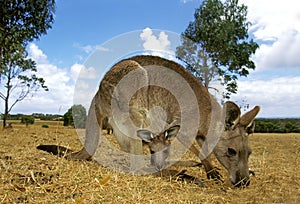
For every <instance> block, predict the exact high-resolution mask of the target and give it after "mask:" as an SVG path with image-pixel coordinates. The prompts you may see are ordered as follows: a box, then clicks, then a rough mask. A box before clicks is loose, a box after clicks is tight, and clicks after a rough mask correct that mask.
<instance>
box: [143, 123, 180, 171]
mask: <svg viewBox="0 0 300 204" xmlns="http://www.w3.org/2000/svg"><path fill="white" fill-rule="evenodd" d="M179 129H180V126H179V125H176V126H173V127H171V128H169V129H167V130H165V131H163V132H161V133H159V134H157V135H155V134H154V133H152V132H150V131H148V130H138V131H137V136H138V137H139V138H141V139H142V140H143V142H144V143H145V144H147V146H148V147H149V149H150V153H151V165H152V166H154V167H155V168H156V169H157V170H158V171H160V170H162V169H163V168H164V167H165V165H166V159H167V157H168V156H169V153H170V146H171V141H172V139H173V138H174V137H176V135H177V134H178V132H179Z"/></svg>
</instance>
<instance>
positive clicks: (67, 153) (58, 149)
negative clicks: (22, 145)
mask: <svg viewBox="0 0 300 204" xmlns="http://www.w3.org/2000/svg"><path fill="white" fill-rule="evenodd" d="M36 148H37V149H39V150H43V151H46V152H49V153H51V154H53V155H57V156H59V157H65V158H66V159H69V160H88V161H90V160H91V159H92V156H91V155H89V153H88V152H87V151H86V150H85V149H84V148H83V149H82V150H80V151H78V152H73V151H72V150H71V149H69V148H66V147H63V146H59V145H39V146H37V147H36Z"/></svg>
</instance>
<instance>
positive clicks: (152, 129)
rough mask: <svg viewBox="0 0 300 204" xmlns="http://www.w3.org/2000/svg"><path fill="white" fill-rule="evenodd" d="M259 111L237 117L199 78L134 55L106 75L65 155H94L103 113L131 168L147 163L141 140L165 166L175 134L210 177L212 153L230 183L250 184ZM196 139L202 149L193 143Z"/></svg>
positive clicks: (213, 171)
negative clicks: (77, 143)
mask: <svg viewBox="0 0 300 204" xmlns="http://www.w3.org/2000/svg"><path fill="white" fill-rule="evenodd" d="M174 76H180V77H181V78H182V79H183V81H184V82H185V83H187V84H188V88H189V89H190V91H191V92H192V93H193V94H192V95H187V93H186V92H188V91H186V90H187V89H188V88H187V89H185V88H182V87H184V83H180V81H174ZM157 78H160V80H161V81H163V82H161V81H159V80H157ZM124 81H125V82H126V81H127V82H128V81H130V84H128V83H125V82H124ZM123 82H124V83H123ZM169 85H170V86H172V89H175V90H179V96H178V94H177V95H176V93H171V92H170V91H168V86H169ZM164 86H166V87H167V88H166V87H164ZM182 101H184V102H182ZM190 101H195V103H193V102H190ZM181 103H184V104H185V103H186V104H185V105H182V104H181ZM259 110H260V108H259V106H256V107H255V108H253V109H252V110H251V111H249V112H247V113H246V114H244V115H243V116H241V111H240V109H239V107H238V106H237V105H236V104H235V103H233V102H230V101H228V102H226V103H225V104H224V107H223V110H222V108H221V107H220V105H219V104H218V103H217V102H216V100H215V99H214V98H213V97H212V96H211V95H210V94H209V92H208V90H207V89H206V88H205V87H204V86H203V85H202V84H201V83H200V82H199V81H198V79H197V78H196V77H194V76H193V75H192V74H191V73H189V72H188V71H187V70H186V69H184V68H183V67H182V66H181V65H179V64H178V63H175V62H173V61H170V60H167V59H163V58H161V57H155V56H135V57H131V58H128V59H125V60H122V61H120V62H118V63H117V64H115V65H114V66H113V67H112V68H111V69H110V70H109V71H108V72H107V73H106V74H105V76H104V78H103V79H102V81H101V83H100V86H99V90H98V92H97V93H96V95H95V96H94V98H93V100H92V102H91V105H90V108H89V112H88V118H87V123H86V124H87V127H86V138H85V143H84V147H83V148H82V150H80V151H79V152H74V153H68V154H67V158H69V159H79V160H86V159H90V158H91V157H92V156H93V155H94V154H95V152H96V150H97V147H98V143H99V128H100V129H102V127H103V119H105V118H106V117H107V118H108V121H109V124H110V125H111V126H112V129H113V131H114V135H115V137H116V139H117V141H118V144H119V145H120V148H121V149H122V151H125V152H128V153H130V155H131V158H130V159H131V162H130V165H131V168H132V169H133V170H135V169H140V168H141V167H143V166H145V164H144V162H145V161H144V157H143V148H142V144H146V145H147V146H148V147H149V149H150V153H151V155H150V157H151V158H150V162H151V165H152V166H154V167H155V169H156V170H162V169H163V168H165V167H166V166H167V162H166V159H167V158H168V157H169V154H170V147H171V143H172V141H173V140H174V138H177V139H178V141H179V142H180V143H182V144H183V145H184V146H185V147H186V148H189V150H190V151H192V152H193V153H194V154H196V155H197V156H198V157H199V159H200V160H201V162H202V164H203V165H204V167H205V170H206V172H207V177H208V178H219V179H221V176H220V174H219V173H218V171H217V170H216V168H214V166H213V165H212V163H211V161H210V159H209V155H210V153H214V154H215V156H216V158H217V159H218V161H219V162H220V163H221V164H222V165H223V166H224V167H225V168H226V169H227V171H228V174H229V178H230V180H231V182H232V184H234V185H236V186H241V185H245V184H246V185H249V182H250V180H249V168H248V157H249V155H250V154H251V149H250V147H249V144H248V135H247V128H248V127H249V126H251V124H252V122H253V120H254V118H255V117H256V115H257V114H258V112H259ZM189 116H191V117H189ZM182 124H184V125H182ZM195 128H196V129H195ZM216 138H217V140H216ZM195 140H196V141H197V143H198V145H199V146H200V149H201V151H200V150H198V149H197V148H196V147H195V146H194V145H193V141H195ZM174 142H175V141H174ZM211 143H213V144H214V145H213V146H212V147H210V145H211Z"/></svg>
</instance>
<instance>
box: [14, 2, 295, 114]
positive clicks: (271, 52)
mask: <svg viewBox="0 0 300 204" xmlns="http://www.w3.org/2000/svg"><path fill="white" fill-rule="evenodd" d="M200 3H201V1H200V0H151V1H150V0H147V1H146V0H64V1H62V0H58V1H57V10H56V14H55V16H56V17H55V22H54V24H53V28H52V29H50V30H48V34H47V35H45V36H42V37H41V39H40V40H39V41H34V42H32V43H31V44H30V45H29V46H28V52H29V55H30V57H31V58H33V59H34V60H35V61H36V62H37V66H38V71H39V74H40V76H42V77H44V78H45V80H46V84H47V85H48V87H49V89H50V91H49V92H41V91H39V92H38V93H37V94H35V95H33V97H30V98H28V99H26V100H24V101H22V102H21V103H19V104H17V105H16V107H15V108H14V109H13V111H12V112H13V113H19V112H22V113H32V112H43V113H59V114H64V113H65V112H66V110H67V109H68V108H69V107H70V106H71V105H72V104H73V95H74V87H75V85H76V86H78V84H79V80H78V81H76V79H77V76H78V73H79V71H80V70H85V71H86V70H89V69H88V68H89V67H87V68H86V67H85V66H84V64H85V63H86V62H87V61H88V59H89V56H93V55H92V54H93V53H94V51H96V50H98V51H100V52H102V53H106V54H107V55H108V56H109V52H107V51H109V49H110V48H109V47H107V46H108V45H109V46H110V45H111V44H110V43H111V42H114V41H115V40H117V39H120V38H122V36H123V37H124V36H125V38H126V37H128V36H132V35H136V36H137V37H138V38H140V39H138V40H137V41H136V42H134V41H130V40H128V41H127V40H125V41H126V42H124V43H123V44H122V45H120V46H124V47H128V46H135V45H134V44H135V43H139V45H137V46H139V47H140V48H141V49H147V48H149V49H152V48H154V49H156V48H157V49H162V50H168V49H170V47H171V46H172V43H173V40H172V39H171V38H172V33H173V34H175V35H176V34H177V35H179V34H180V33H182V32H183V31H184V30H185V28H186V27H187V25H188V23H189V22H190V21H192V20H193V15H194V11H195V9H196V8H198V7H199V5H200ZM240 3H244V4H246V5H247V6H248V20H249V21H250V22H251V23H252V26H251V27H250V34H251V36H253V37H254V40H255V41H257V42H259V43H260V48H259V49H258V50H257V52H256V54H255V55H254V56H253V60H254V61H255V63H256V66H257V68H256V70H255V71H254V72H251V74H250V75H249V77H247V78H242V79H240V80H239V82H238V85H239V89H238V90H239V92H238V94H236V95H234V96H233V97H232V100H234V101H237V102H238V103H242V101H246V103H249V104H250V107H253V106H255V105H260V106H261V108H262V111H261V112H260V114H259V117H300V106H299V101H300V58H299V53H300V11H299V9H298V7H297V6H296V5H297V4H296V3H297V2H296V0H286V1H284V4H282V1H271V0H240ZM154 29H158V30H157V31H155V30H154ZM130 32H131V33H130ZM141 34H143V38H142V37H141ZM168 43H169V44H168ZM105 46H106V47H105ZM103 60H104V61H105V59H103ZM90 71H91V72H90V73H86V79H92V78H93V76H92V75H93V71H95V70H93V69H90ZM84 73H85V72H84ZM76 82H77V83H76ZM80 85H81V86H82V87H88V86H87V84H84V83H81V84H80ZM89 88H90V89H91V90H92V91H91V92H93V91H94V89H96V87H93V88H91V87H89Z"/></svg>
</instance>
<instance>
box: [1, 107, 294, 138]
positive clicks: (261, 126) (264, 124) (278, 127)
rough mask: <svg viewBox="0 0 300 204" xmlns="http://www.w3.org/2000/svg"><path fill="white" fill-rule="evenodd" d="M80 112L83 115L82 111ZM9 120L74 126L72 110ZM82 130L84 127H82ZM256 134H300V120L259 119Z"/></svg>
mask: <svg viewBox="0 0 300 204" xmlns="http://www.w3.org/2000/svg"><path fill="white" fill-rule="evenodd" d="M79 109H80V108H79ZM80 110H81V109H80ZM77 112H78V111H77ZM79 112H80V113H81V111H79ZM79 115H81V116H83V117H80V118H83V121H82V124H81V125H83V124H84V123H85V120H86V115H85V112H84V111H83V114H79ZM67 118H69V119H70V121H71V123H68V124H66V119H67ZM71 118H72V119H71ZM1 119H2V118H1ZM8 119H9V120H14V121H20V123H23V124H26V121H27V122H28V119H31V121H33V122H34V123H36V122H35V120H41V121H64V122H62V123H60V124H61V125H63V124H64V125H65V126H66V125H67V126H68V125H71V126H74V121H73V117H72V112H71V108H70V110H68V112H67V113H66V114H65V115H64V116H62V115H58V114H43V113H33V114H31V115H24V114H15V115H9V117H8ZM80 121H81V120H79V122H80ZM27 124H32V123H31V122H29V123H27ZM37 124H41V122H38V123H37ZM42 124H44V123H42ZM78 125H79V124H78ZM80 127H81V126H80ZM81 128H84V127H83V126H82V127H81ZM255 132H257V133H300V118H257V119H255Z"/></svg>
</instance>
